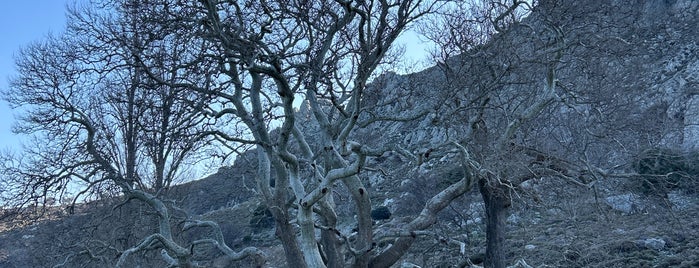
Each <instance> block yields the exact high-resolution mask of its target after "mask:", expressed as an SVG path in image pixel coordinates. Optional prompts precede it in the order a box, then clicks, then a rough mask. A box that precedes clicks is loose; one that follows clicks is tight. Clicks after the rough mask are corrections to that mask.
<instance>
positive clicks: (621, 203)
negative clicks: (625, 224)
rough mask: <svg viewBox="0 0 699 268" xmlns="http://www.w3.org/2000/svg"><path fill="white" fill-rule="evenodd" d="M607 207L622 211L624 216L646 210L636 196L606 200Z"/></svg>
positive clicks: (625, 195) (614, 197)
mask: <svg viewBox="0 0 699 268" xmlns="http://www.w3.org/2000/svg"><path fill="white" fill-rule="evenodd" d="M605 201H607V205H609V206H610V207H612V209H614V210H617V211H620V212H622V213H624V214H631V213H634V212H637V211H640V210H642V209H643V208H644V206H643V204H642V203H641V202H640V200H639V197H638V196H637V195H635V194H622V195H615V196H610V197H607V198H605Z"/></svg>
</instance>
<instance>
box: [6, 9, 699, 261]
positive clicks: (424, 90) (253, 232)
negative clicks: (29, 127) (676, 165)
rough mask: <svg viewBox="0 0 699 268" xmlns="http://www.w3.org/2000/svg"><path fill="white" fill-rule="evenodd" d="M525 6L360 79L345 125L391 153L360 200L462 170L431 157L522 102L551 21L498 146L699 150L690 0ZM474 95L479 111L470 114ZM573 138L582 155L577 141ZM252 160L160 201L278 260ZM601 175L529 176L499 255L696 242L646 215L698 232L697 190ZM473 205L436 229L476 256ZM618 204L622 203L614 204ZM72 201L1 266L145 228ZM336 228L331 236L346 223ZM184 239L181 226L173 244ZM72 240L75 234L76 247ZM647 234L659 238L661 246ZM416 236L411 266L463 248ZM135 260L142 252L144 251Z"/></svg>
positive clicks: (303, 114)
mask: <svg viewBox="0 0 699 268" xmlns="http://www.w3.org/2000/svg"><path fill="white" fill-rule="evenodd" d="M539 2H540V5H539V6H538V7H537V8H536V9H535V11H534V12H533V13H532V14H531V15H530V16H529V17H528V18H527V19H525V20H524V21H523V22H521V23H518V24H515V25H512V26H511V28H510V29H509V30H508V31H507V32H505V33H501V34H498V35H497V36H496V37H494V38H493V40H492V41H491V42H490V43H488V44H486V45H483V46H482V47H478V48H475V49H474V50H472V51H470V52H468V53H466V54H464V55H460V56H456V57H454V58H451V59H449V60H448V61H446V62H443V63H441V64H439V65H438V66H435V67H432V68H428V69H426V70H424V71H421V72H418V73H413V74H408V75H397V74H393V73H386V74H383V75H381V76H379V77H378V78H376V79H375V80H374V82H373V84H372V85H371V86H370V87H369V88H368V89H367V92H366V94H365V98H364V104H365V105H366V106H367V107H369V109H368V110H367V112H366V113H363V114H362V121H364V122H368V121H373V120H375V121H376V122H373V123H371V124H367V126H366V127H364V128H360V129H359V130H357V131H356V132H355V133H353V137H354V138H355V139H357V140H361V141H363V142H365V143H366V144H368V145H371V146H375V147H380V146H385V145H390V146H393V148H394V149H395V150H394V152H393V153H387V154H385V155H383V156H381V157H378V158H374V159H371V160H370V163H369V164H368V166H369V167H370V168H372V170H375V171H371V172H366V173H362V178H363V179H364V180H365V182H366V183H367V185H368V186H369V188H370V193H371V194H372V202H373V204H375V205H376V206H379V205H384V206H386V207H388V208H389V210H390V211H391V212H393V213H394V214H395V215H396V217H403V216H410V215H414V214H415V212H417V211H418V210H417V209H419V208H420V207H421V206H422V205H423V204H424V201H425V200H426V199H427V198H428V197H429V196H430V194H432V193H434V192H436V191H438V190H439V189H441V188H443V187H444V186H445V185H446V184H447V183H449V182H451V181H453V180H454V179H455V178H458V177H460V176H462V175H463V174H460V173H459V170H460V169H458V168H457V167H458V158H457V156H456V155H453V154H441V155H440V154H430V152H432V151H433V150H434V151H438V150H439V149H440V148H442V149H443V148H444V146H445V144H448V143H449V142H451V141H462V140H461V136H463V135H464V133H468V132H469V131H472V129H473V127H474V125H473V124H471V123H470V122H472V121H473V118H474V117H477V116H478V115H479V113H484V119H483V121H482V122H480V121H478V122H476V123H479V124H483V125H484V126H486V127H487V130H483V132H482V133H484V134H480V135H477V136H475V138H474V139H473V140H469V141H466V142H467V144H469V145H472V146H474V147H473V148H476V146H477V145H478V144H479V143H485V144H490V143H494V142H496V141H497V140H495V139H496V137H499V136H500V135H501V134H502V132H503V131H504V130H505V129H506V127H507V126H508V123H509V122H512V120H513V119H514V118H516V116H518V115H520V114H522V112H523V111H526V110H527V108H528V107H530V106H531V105H532V104H533V103H536V100H538V99H539V98H540V97H541V94H542V88H543V86H544V85H545V81H546V75H547V71H548V69H547V68H548V67H549V66H550V64H551V63H552V61H551V59H552V58H551V53H549V52H547V51H549V49H550V48H551V47H552V44H554V43H553V42H554V41H555V40H554V39H555V37H556V36H555V35H554V34H552V31H551V29H553V28H556V29H560V30H561V31H562V34H563V35H562V36H563V37H564V39H565V48H564V53H563V56H562V57H561V59H560V61H559V62H557V64H556V69H555V71H556V80H557V85H558V87H557V94H558V96H557V98H556V104H554V105H551V106H549V107H547V108H546V110H544V111H543V112H542V113H541V114H540V115H539V116H538V117H536V118H535V119H533V120H531V122H529V123H528V125H527V127H524V128H522V129H521V130H520V131H519V132H517V133H516V137H515V138H513V140H514V141H515V142H516V143H517V145H519V146H523V147H527V148H536V149H537V150H540V151H545V152H547V153H549V154H552V155H555V156H556V157H558V158H561V159H565V160H568V161H578V160H579V159H582V157H583V156H584V157H588V160H590V161H591V162H592V163H594V164H598V165H599V166H601V167H602V168H608V167H613V166H616V165H620V164H624V163H625V162H628V161H629V159H630V158H631V157H632V156H633V155H635V154H637V153H638V152H640V151H643V150H645V149H647V148H653V147H663V148H673V149H680V150H685V151H689V150H696V149H699V44H698V43H697V42H698V41H697V38H696V37H697V36H699V30H698V29H697V27H696V25H699V2H697V1H691V0H684V1H680V0H678V1H665V0H662V1H661V0H656V1H608V2H606V3H597V1H589V3H584V2H586V1H582V2H581V1H548V0H545V1H539ZM484 94H486V95H487V96H488V97H487V98H485V97H483V96H484ZM486 99H487V102H486ZM483 103H485V104H483ZM469 105H471V106H469ZM480 105H482V106H484V107H488V108H487V109H476V108H471V107H478V106H480ZM299 113H300V118H308V117H309V116H310V115H309V114H308V111H307V110H306V109H305V108H304V107H302V108H301V110H300V112H299ZM474 122H475V121H474ZM303 128H304V133H305V135H307V136H309V140H312V139H313V136H314V135H315V126H314V125H313V123H312V122H306V123H304V125H303ZM476 139H483V141H479V140H476ZM484 147H485V148H482V150H480V151H479V152H480V153H482V154H487V152H489V150H491V149H489V148H488V146H484ZM583 147H585V148H588V149H587V151H584V152H582V153H581V152H580V151H577V149H578V148H583ZM253 156H254V152H247V153H246V154H245V155H243V156H241V157H239V159H238V161H236V163H235V165H234V166H233V167H230V168H224V169H222V170H220V172H219V174H217V175H214V176H211V177H209V178H205V179H202V180H200V181H195V182H190V183H188V184H185V185H180V186H177V187H174V188H173V189H172V191H171V195H172V196H171V197H172V199H174V200H176V202H177V204H179V205H180V206H181V207H182V208H183V209H184V210H185V211H187V212H189V213H192V214H196V215H203V216H202V217H204V218H207V219H213V220H216V221H219V222H220V223H221V224H222V226H223V228H224V230H225V232H226V235H227V236H226V239H227V240H228V241H232V244H235V245H249V244H254V245H258V246H259V245H262V246H263V247H269V250H270V252H276V253H277V254H278V253H279V249H278V246H277V247H276V248H275V246H276V245H275V242H274V240H273V239H272V238H273V230H272V229H271V228H269V226H267V225H265V226H262V227H261V229H255V228H253V227H259V226H251V225H250V224H251V222H252V221H251V219H252V218H253V216H255V215H257V216H259V214H262V215H263V216H264V212H262V213H260V210H264V208H260V207H258V206H257V203H256V201H255V200H254V198H253V196H254V194H253V190H251V189H252V188H254V185H255V184H254V182H253V178H254V171H255V166H254V165H255V164H256V162H255V161H254V157H253ZM497 164H500V163H494V164H493V165H497ZM379 170H380V171H382V172H379ZM692 175H696V174H692ZM600 184H603V187H602V188H599V189H598V188H594V192H593V190H590V189H592V188H587V189H582V190H579V189H578V188H574V189H572V190H571V188H570V185H566V184H565V183H562V182H549V183H548V184H544V183H542V184H540V185H529V186H528V187H530V189H529V190H528V191H527V192H526V193H524V198H522V199H521V200H519V201H518V203H517V204H515V205H514V207H513V217H512V219H510V220H509V221H508V222H509V224H510V226H509V227H510V228H512V241H510V242H508V245H509V246H510V251H509V253H508V254H509V257H511V258H512V259H513V260H514V259H516V258H525V259H527V260H528V261H529V263H530V264H533V265H544V264H548V265H554V266H568V267H573V266H575V267H613V266H614V265H615V264H614V263H612V262H611V261H612V260H614V259H616V260H626V259H634V258H635V259H637V260H644V259H643V258H646V257H648V258H654V259H653V261H652V262H651V261H649V263H655V264H656V265H658V263H664V262H663V261H667V262H665V264H667V263H669V264H670V265H680V264H682V263H683V262H682V260H680V261H679V262H676V263H672V262H671V261H672V260H670V259H669V258H670V257H668V256H669V255H672V254H669V255H668V254H666V255H663V254H665V253H662V252H661V250H665V252H672V253H673V254H675V255H676V256H682V257H683V258H686V259H691V258H692V257H694V258H695V259H696V257H697V256H699V248H697V247H696V246H694V247H693V246H691V245H692V244H694V245H696V244H697V243H694V242H695V241H694V240H693V239H694V238H692V236H691V235H688V234H692V231H691V230H685V229H683V228H684V227H683V228H678V229H676V230H668V229H667V228H668V225H669V224H667V222H665V221H663V222H662V223H658V222H657V220H658V219H663V217H669V216H668V215H670V214H673V213H672V212H673V211H674V212H678V211H680V212H682V213H681V214H682V215H679V216H680V217H678V218H677V219H676V222H674V223H672V224H677V225H680V226H685V227H690V229H691V228H693V229H697V228H696V227H698V226H696V223H692V219H693V218H692V217H694V216H693V215H697V213H698V212H697V209H696V208H697V204H699V203H697V200H696V198H692V197H691V195H687V194H686V193H685V192H678V191H676V192H671V193H670V194H668V195H667V196H666V198H667V199H665V200H661V201H658V200H656V199H653V198H646V197H643V196H642V195H640V194H637V193H629V191H630V190H628V189H626V188H625V187H628V186H629V185H630V184H631V185H633V184H634V183H633V182H631V183H628V182H623V181H622V182H620V181H611V182H607V181H605V182H601V183H600ZM559 186H560V187H559ZM556 187H558V188H556ZM556 189H557V190H556ZM566 189H568V190H566ZM598 190H599V192H598ZM338 192H340V191H338ZM338 195H341V194H338ZM598 198H599V199H600V200H601V199H605V198H606V199H605V200H608V202H606V203H605V202H604V201H599V200H598ZM340 199H341V196H340ZM531 200H538V201H537V202H540V203H533V202H532V201H531ZM477 202H478V197H477V196H475V195H469V196H466V197H464V198H462V199H459V200H457V201H456V202H455V203H454V205H453V206H452V207H453V210H452V211H451V212H445V213H443V215H442V222H441V223H439V224H438V225H437V228H440V230H444V235H448V236H451V237H454V238H456V239H460V240H462V241H463V242H465V243H467V244H468V245H469V249H468V255H477V254H478V253H479V249H480V248H482V246H483V239H484V238H483V232H482V230H481V226H480V222H481V221H482V217H483V215H482V208H481V204H480V203H477ZM664 204H669V207H665V205H664ZM341 206H343V208H342V209H341V210H339V213H340V214H341V215H340V216H342V217H345V218H348V219H351V217H352V212H351V209H352V208H351V205H341ZM618 207H628V208H629V209H622V210H623V211H621V212H619V211H618V209H617V208H618ZM86 211H87V212H90V214H81V215H74V216H66V217H65V218H63V219H60V220H55V221H49V222H45V223H42V224H36V225H33V226H28V227H25V228H20V229H14V230H10V231H4V232H2V233H0V266H2V267H45V266H51V265H54V264H56V263H60V262H62V261H63V260H64V259H65V256H67V255H68V254H69V253H71V252H72V253H74V252H80V251H82V250H84V248H83V247H81V246H79V244H78V242H81V243H82V242H85V241H90V237H92V236H96V237H99V238H100V239H102V240H104V241H111V242H114V243H117V244H118V245H119V246H120V247H121V248H123V246H126V245H133V244H134V243H137V241H139V239H140V238H142V237H144V236H145V235H147V234H148V233H150V232H151V231H153V230H152V229H153V228H155V227H154V226H155V225H153V224H152V223H153V221H154V217H153V215H152V214H149V213H148V212H147V209H146V208H143V207H140V206H137V205H133V204H132V205H129V207H122V208H120V209H118V210H113V211H112V210H111V209H109V208H108V207H105V208H99V207H95V208H91V209H88V210H86ZM122 212H123V213H122ZM640 212H643V213H640ZM649 212H652V213H650V214H648V213H649ZM668 212H669V213H668ZM173 215H174V217H184V216H182V215H179V214H173ZM687 217H688V218H687ZM105 219H106V220H105ZM178 219H179V220H181V219H180V218H178ZM258 220H259V219H258ZM262 220H264V219H262ZM350 222H351V221H347V225H346V226H344V227H346V229H347V230H343V231H347V232H348V233H349V231H350V230H351V228H352V226H351V225H350ZM395 224H400V222H399V221H396V222H395ZM590 224H596V225H598V226H603V227H604V228H607V229H608V232H607V231H604V232H601V231H600V232H595V231H594V230H592V229H589V228H587V229H586V228H585V227H584V226H586V225H590ZM143 226H148V227H146V228H144V227H143ZM581 226H583V227H581ZM641 226H643V227H642V228H641ZM117 227H118V228H117ZM670 227H672V226H670ZM639 228H640V229H639ZM683 232H684V233H685V234H684V235H683V234H682V233H683ZM196 235H197V234H196V233H188V234H186V235H182V237H180V238H178V239H186V238H187V237H188V236H196ZM605 236H606V237H605ZM680 236H683V237H680ZM76 237H84V238H85V239H84V240H80V241H78V240H75V239H74V238H76ZM694 237H697V236H694ZM649 239H653V240H649ZM611 240H614V241H611ZM51 241H59V242H57V243H53V242H51ZM648 241H650V242H648ZM658 241H663V243H662V246H658V245H659V244H661V243H660V242H658ZM93 242H94V241H93ZM627 242H628V243H627ZM646 242H648V243H646ZM656 242H657V243H656ZM666 242H667V244H665V243H666ZM670 245H673V246H672V247H671V246H670ZM431 246H434V245H433V244H420V245H416V248H415V249H414V251H413V253H412V254H411V255H409V256H408V260H411V261H413V262H420V259H422V265H425V266H427V267H430V266H435V265H436V264H444V265H456V264H457V263H459V259H463V258H464V257H463V256H461V255H460V254H463V253H459V250H458V249H456V250H454V249H451V251H450V249H449V247H445V249H444V250H440V251H436V252H432V251H430V252H431V253H430V254H432V256H427V255H426V253H425V252H427V251H428V249H429V248H430V247H431ZM525 246H526V250H523V249H524V248H525ZM42 252H51V254H50V255H46V254H43V253H42ZM104 252H106V253H105V254H106V255H109V256H113V255H114V254H116V253H115V252H114V251H110V250H107V251H104ZM609 252H616V253H615V254H617V255H605V254H612V253H609ZM420 254H422V255H420ZM547 254H553V255H555V257H556V258H557V259H555V258H554V257H547ZM634 254H635V255H634ZM639 254H640V255H639ZM644 254H645V255H644ZM639 256H640V257H639ZM641 257H643V258H641ZM75 258H89V256H87V257H86V255H85V254H83V255H80V256H78V257H75ZM140 258H143V259H149V258H150V259H157V252H155V251H153V252H149V253H147V254H143V255H142V256H140ZM440 258H441V259H440ZM532 259H533V261H531V260H532ZM474 260H475V259H474ZM144 263H148V262H144ZM152 264H153V265H157V264H160V265H162V263H157V262H156V263H152ZM641 264H643V263H631V262H625V263H622V262H619V263H618V264H616V265H617V266H619V265H620V266H624V265H631V266H633V265H641ZM686 265H688V266H687V267H690V265H692V264H686ZM95 267H98V266H95Z"/></svg>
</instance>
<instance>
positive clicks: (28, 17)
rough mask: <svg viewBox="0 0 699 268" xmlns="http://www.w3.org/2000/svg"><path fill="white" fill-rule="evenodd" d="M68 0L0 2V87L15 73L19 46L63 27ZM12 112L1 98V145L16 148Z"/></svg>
mask: <svg viewBox="0 0 699 268" xmlns="http://www.w3.org/2000/svg"><path fill="white" fill-rule="evenodd" d="M67 2H68V1H67V0H8V1H2V2H0V88H2V89H6V88H7V82H8V81H7V80H8V79H9V77H10V76H13V75H15V67H14V57H13V55H14V54H15V53H17V51H18V50H19V48H20V47H22V46H26V45H27V44H29V43H31V42H32V41H36V40H41V39H42V38H43V37H44V36H46V34H48V33H50V32H53V33H60V32H62V31H63V29H64V28H65V13H66V12H65V11H66V9H65V6H66V3H67ZM13 122H14V113H13V111H12V110H10V108H9V107H8V106H7V103H6V102H4V101H0V149H3V150H4V149H5V148H11V149H18V148H19V147H18V146H19V145H18V144H19V139H18V137H16V136H15V135H13V134H12V132H11V127H12V124H13Z"/></svg>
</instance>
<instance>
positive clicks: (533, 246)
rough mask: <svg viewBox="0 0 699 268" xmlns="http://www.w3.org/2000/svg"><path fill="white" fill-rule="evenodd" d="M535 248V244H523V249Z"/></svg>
mask: <svg viewBox="0 0 699 268" xmlns="http://www.w3.org/2000/svg"><path fill="white" fill-rule="evenodd" d="M535 248H536V246H535V245H532V244H529V245H526V246H524V249H526V250H533V249H535Z"/></svg>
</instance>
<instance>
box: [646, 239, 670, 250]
mask: <svg viewBox="0 0 699 268" xmlns="http://www.w3.org/2000/svg"><path fill="white" fill-rule="evenodd" d="M643 245H644V246H645V247H646V248H650V249H654V250H661V249H664V248H665V240H663V239H662V238H648V239H646V240H643Z"/></svg>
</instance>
